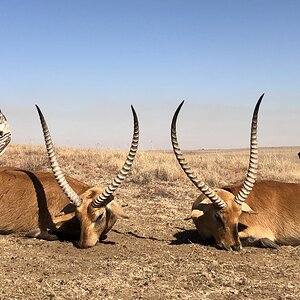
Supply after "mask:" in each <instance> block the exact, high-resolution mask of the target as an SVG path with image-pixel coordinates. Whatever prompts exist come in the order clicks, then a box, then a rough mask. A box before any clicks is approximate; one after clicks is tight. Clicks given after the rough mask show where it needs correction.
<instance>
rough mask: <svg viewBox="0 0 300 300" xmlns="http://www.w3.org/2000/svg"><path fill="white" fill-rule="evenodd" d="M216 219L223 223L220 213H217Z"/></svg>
mask: <svg viewBox="0 0 300 300" xmlns="http://www.w3.org/2000/svg"><path fill="white" fill-rule="evenodd" d="M215 218H216V220H218V221H220V222H222V221H223V220H222V218H221V216H220V215H219V214H218V213H215Z"/></svg>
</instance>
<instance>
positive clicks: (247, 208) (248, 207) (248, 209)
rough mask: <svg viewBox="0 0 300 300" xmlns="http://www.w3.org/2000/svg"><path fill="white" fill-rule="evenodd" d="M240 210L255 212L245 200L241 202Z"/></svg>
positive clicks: (248, 212)
mask: <svg viewBox="0 0 300 300" xmlns="http://www.w3.org/2000/svg"><path fill="white" fill-rule="evenodd" d="M242 212H243V213H247V214H257V213H256V212H255V211H254V210H253V209H252V208H251V207H250V206H249V205H248V204H247V203H246V202H243V203H242Z"/></svg>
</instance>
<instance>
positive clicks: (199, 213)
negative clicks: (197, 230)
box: [191, 209, 204, 219]
mask: <svg viewBox="0 0 300 300" xmlns="http://www.w3.org/2000/svg"><path fill="white" fill-rule="evenodd" d="M203 215H204V211H202V210H200V209H193V210H192V213H191V218H192V219H193V218H200V217H201V216H203Z"/></svg>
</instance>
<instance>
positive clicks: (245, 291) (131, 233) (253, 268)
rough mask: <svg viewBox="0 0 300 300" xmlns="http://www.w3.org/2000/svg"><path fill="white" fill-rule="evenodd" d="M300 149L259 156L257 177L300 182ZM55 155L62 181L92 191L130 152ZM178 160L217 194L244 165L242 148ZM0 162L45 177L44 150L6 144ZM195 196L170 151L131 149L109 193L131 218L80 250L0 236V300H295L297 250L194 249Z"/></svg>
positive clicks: (240, 175) (299, 290)
mask: <svg viewBox="0 0 300 300" xmlns="http://www.w3.org/2000/svg"><path fill="white" fill-rule="evenodd" d="M299 150H300V148H296V147H295V148H274V149H270V148H268V149H260V152H259V174H258V178H259V179H275V180H281V181H289V182H298V183H299V182H300V160H299V159H298V156H297V153H298V151H299ZM57 153H58V159H59V162H60V165H61V167H62V169H63V170H64V171H65V173H66V174H68V175H71V176H72V177H75V178H77V179H79V180H82V181H84V182H86V183H88V184H90V185H106V184H108V183H110V181H111V180H112V178H113V177H114V176H115V175H116V173H117V172H118V171H119V169H120V168H121V166H122V164H123V163H124V161H125V157H126V155H127V152H126V151H112V150H111V151H110V150H97V149H74V148H72V149H71V148H57ZM185 154H186V159H187V161H188V162H189V164H190V166H191V167H192V169H193V170H194V171H195V173H196V174H197V175H198V176H199V178H201V179H203V180H205V181H206V182H207V183H208V184H209V185H211V186H214V187H220V186H222V185H227V184H230V183H234V182H237V181H242V180H243V179H244V176H245V173H246V171H247V167H248V150H238V151H230V150H224V151H221V150H218V151H198V152H185ZM0 164H1V165H2V166H14V167H20V168H25V169H29V170H31V171H38V170H44V169H48V170H50V169H49V166H48V159H47V155H46V151H45V149H44V147H43V146H29V145H27V146H24V145H11V146H10V147H9V148H8V150H7V152H6V153H5V154H4V155H3V156H2V157H1V162H0ZM197 196H199V191H198V190H197V188H195V187H194V186H193V185H192V183H191V182H190V181H189V179H187V178H186V175H185V174H184V173H183V171H182V170H181V169H180V167H179V165H178V163H177V161H176V159H175V157H174V154H173V153H172V152H171V151H169V152H168V151H165V152H158V151H157V152H156V151H141V152H138V155H137V157H136V160H135V161H134V164H133V168H132V171H131V174H129V176H128V177H127V178H126V180H125V181H124V183H122V185H121V186H120V188H119V189H118V190H117V191H116V195H115V198H116V200H117V201H118V202H119V203H120V204H121V205H122V206H123V207H124V210H125V211H126V213H128V214H129V216H130V219H128V220H123V219H121V220H118V222H117V223H116V225H115V226H114V229H113V230H112V231H111V232H110V233H109V235H108V240H106V241H105V242H104V243H100V244H99V245H97V246H95V247H93V248H90V249H86V250H80V249H77V248H75V247H74V246H73V244H72V243H70V242H60V241H55V242H49V241H41V240H35V239H26V238H24V237H22V236H19V235H12V236H0V299H56V300H60V299H105V300H107V299H124V300H125V299H126V300H127V299H153V300H165V299H211V300H215V299H218V300H219V299H225V300H231V299H240V300H246V299H260V300H261V299H273V300H275V299H276V300H277V299H289V300H294V299H300V296H299V295H300V285H299V282H300V275H299V274H300V265H299V256H300V246H298V247H289V246H285V247H280V248H279V249H277V250H275V249H259V248H244V249H243V250H241V251H240V252H225V251H220V250H217V249H215V248H214V247H211V246H205V245H201V244H200V243H199V240H198V239H197V233H196V231H195V230H194V225H193V223H192V222H191V221H190V220H189V221H185V220H184V218H186V217H187V216H189V214H190V210H191V204H192V202H193V201H194V200H195V199H196V197H197ZM16 201H19V202H20V205H22V199H16ZM24 209H26V207H24ZM0 217H1V216H0Z"/></svg>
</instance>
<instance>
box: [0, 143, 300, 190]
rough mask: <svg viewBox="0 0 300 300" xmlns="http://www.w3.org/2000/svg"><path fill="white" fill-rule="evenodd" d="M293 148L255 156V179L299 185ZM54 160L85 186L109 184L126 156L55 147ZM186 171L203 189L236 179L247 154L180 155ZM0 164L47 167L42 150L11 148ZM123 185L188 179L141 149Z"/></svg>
mask: <svg viewBox="0 0 300 300" xmlns="http://www.w3.org/2000/svg"><path fill="white" fill-rule="evenodd" d="M297 152H298V149H297V148H295V147H291V148H266V149H261V150H260V153H259V172H258V178H259V179H272V180H279V181H286V182H299V181H300V168H299V166H300V160H299V159H298V157H297ZM57 154H58V159H59V162H60V164H61V166H62V168H63V170H64V171H65V173H66V174H68V175H71V176H73V177H76V178H79V179H81V180H84V181H87V182H89V183H90V184H97V183H99V179H100V181H101V182H104V183H105V182H108V181H110V179H111V177H113V176H114V175H115V174H116V173H117V172H118V170H119V169H120V168H121V167H122V165H123V163H124V161H125V158H126V155H127V152H126V151H116V150H97V149H76V148H57ZM185 157H186V160H187V161H188V163H189V165H190V166H191V168H192V170H193V171H194V172H195V173H196V174H197V175H198V177H199V178H200V179H202V180H205V181H206V182H207V183H208V184H209V185H211V186H213V187H216V186H223V185H226V184H230V183H234V182H238V181H242V180H243V178H244V176H245V173H246V171H247V167H248V159H249V151H248V150H234V151H229V150H224V151H222V150H217V151H195V152H186V153H185ZM0 165H2V166H15V167H20V168H24V169H29V170H32V171H39V170H44V169H48V170H50V168H49V165H48V158H47V155H46V151H45V149H44V147H43V146H30V145H11V146H10V147H9V149H8V150H7V152H6V154H5V155H4V156H3V157H2V158H1V162H0ZM128 180H129V182H132V183H135V184H138V185H147V184H155V183H176V182H177V181H180V182H182V181H186V182H188V181H189V180H188V179H187V178H186V176H185V174H184V173H183V171H182V170H181V168H180V166H179V165H178V163H177V161H176V158H175V156H174V154H173V153H172V152H171V151H164V152H163V151H161V152H158V151H143V152H139V153H138V154H137V158H136V160H135V162H134V167H133V168H132V171H131V175H130V176H129V177H128Z"/></svg>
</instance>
